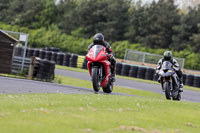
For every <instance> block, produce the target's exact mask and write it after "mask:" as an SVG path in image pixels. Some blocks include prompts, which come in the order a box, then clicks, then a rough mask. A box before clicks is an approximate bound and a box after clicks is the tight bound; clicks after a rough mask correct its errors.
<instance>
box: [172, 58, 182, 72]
mask: <svg viewBox="0 0 200 133" xmlns="http://www.w3.org/2000/svg"><path fill="white" fill-rule="evenodd" d="M173 65H174V69H175V70H176V71H179V70H180V69H181V68H180V65H179V64H178V61H177V60H175V59H173Z"/></svg>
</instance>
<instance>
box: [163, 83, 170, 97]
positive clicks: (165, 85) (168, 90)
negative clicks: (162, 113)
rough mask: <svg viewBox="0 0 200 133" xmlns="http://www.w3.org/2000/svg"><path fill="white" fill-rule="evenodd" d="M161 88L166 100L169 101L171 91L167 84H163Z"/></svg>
mask: <svg viewBox="0 0 200 133" xmlns="http://www.w3.org/2000/svg"><path fill="white" fill-rule="evenodd" d="M163 88H164V90H165V96H166V99H167V100H171V90H170V86H169V82H165V83H164V85H163Z"/></svg>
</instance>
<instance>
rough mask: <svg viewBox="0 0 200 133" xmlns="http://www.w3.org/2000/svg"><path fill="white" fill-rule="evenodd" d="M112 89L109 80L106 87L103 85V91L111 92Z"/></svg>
mask: <svg viewBox="0 0 200 133" xmlns="http://www.w3.org/2000/svg"><path fill="white" fill-rule="evenodd" d="M112 91H113V83H112V82H110V83H109V84H108V85H107V86H106V87H103V92H104V93H111V92H112Z"/></svg>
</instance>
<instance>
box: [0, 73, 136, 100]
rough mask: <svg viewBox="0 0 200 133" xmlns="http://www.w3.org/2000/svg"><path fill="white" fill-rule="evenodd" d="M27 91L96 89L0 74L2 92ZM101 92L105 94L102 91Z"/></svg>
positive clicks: (75, 91)
mask: <svg viewBox="0 0 200 133" xmlns="http://www.w3.org/2000/svg"><path fill="white" fill-rule="evenodd" d="M27 93H34V94H38V93H64V94H94V91H93V90H92V89H89V88H81V87H74V86H68V85H60V84H56V83H48V82H40V81H34V80H26V79H17V78H9V77H1V76H0V94H27ZM100 93H102V94H105V93H103V92H102V91H100ZM111 95H125V96H134V95H128V94H122V93H112V94H111Z"/></svg>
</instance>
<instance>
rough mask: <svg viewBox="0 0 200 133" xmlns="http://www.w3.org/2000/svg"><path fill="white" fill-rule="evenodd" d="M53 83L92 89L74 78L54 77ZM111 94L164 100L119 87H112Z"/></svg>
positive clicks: (87, 84)
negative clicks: (116, 93)
mask: <svg viewBox="0 0 200 133" xmlns="http://www.w3.org/2000/svg"><path fill="white" fill-rule="evenodd" d="M55 81H56V83H59V84H64V85H71V86H77V87H84V88H90V89H92V88H93V87H92V82H91V81H88V80H82V79H76V78H71V77H66V76H60V75H56V78H55ZM77 83H78V84H77ZM113 92H118V93H124V94H130V95H137V96H144V97H151V98H164V96H163V95H161V94H157V93H153V92H148V91H142V90H137V89H130V88H125V87H119V86H114V89H113Z"/></svg>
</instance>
